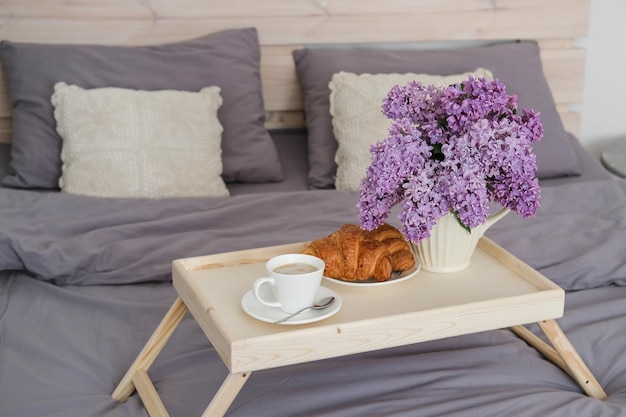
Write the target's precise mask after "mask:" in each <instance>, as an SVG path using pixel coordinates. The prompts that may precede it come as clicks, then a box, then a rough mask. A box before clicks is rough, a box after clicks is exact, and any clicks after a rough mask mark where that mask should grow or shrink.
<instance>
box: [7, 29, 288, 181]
mask: <svg viewBox="0 0 626 417" xmlns="http://www.w3.org/2000/svg"><path fill="white" fill-rule="evenodd" d="M0 57H1V58H2V64H3V66H4V73H5V77H6V81H7V84H8V90H9V95H10V98H11V105H12V111H13V147H12V151H11V162H10V166H9V175H7V176H5V177H4V178H3V180H2V184H3V185H5V186H8V187H17V188H44V189H57V188H58V180H59V177H60V176H61V159H60V153H61V137H60V136H59V135H58V133H57V132H56V130H55V121H54V116H53V108H52V104H51V102H50V97H51V96H52V93H53V87H54V84H55V83H56V82H59V81H63V82H65V83H67V84H74V85H77V86H79V87H82V88H99V87H120V88H129V89H136V90H167V89H172V90H183V91H198V90H200V89H202V88H204V87H206V86H210V85H215V86H219V87H220V88H221V94H222V97H223V99H224V104H223V106H222V107H221V108H220V110H219V112H218V117H219V119H220V122H221V123H222V125H223V127H224V132H223V135H222V161H223V174H222V177H223V179H224V181H227V182H232V181H240V182H270V181H280V180H282V170H281V166H280V162H279V159H278V154H277V152H276V148H275V146H274V143H273V142H272V139H271V137H270V135H269V132H267V130H266V129H265V127H264V122H265V109H264V106H263V96H262V91H261V79H260V71H259V60H260V50H259V43H258V37H257V32H256V29H254V28H245V29H234V30H227V31H223V32H218V33H214V34H211V35H208V36H204V37H201V38H197V39H192V40H189V41H185V42H180V43H172V44H166V45H158V46H139V47H121V46H104V45H45V44H28V43H15V42H10V41H3V42H2V43H1V44H0Z"/></svg>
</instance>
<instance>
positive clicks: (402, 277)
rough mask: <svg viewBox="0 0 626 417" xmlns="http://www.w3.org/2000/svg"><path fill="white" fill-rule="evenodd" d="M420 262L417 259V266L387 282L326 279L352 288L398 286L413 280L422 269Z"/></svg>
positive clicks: (393, 275) (396, 273)
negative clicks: (400, 283) (410, 279)
mask: <svg viewBox="0 0 626 417" xmlns="http://www.w3.org/2000/svg"><path fill="white" fill-rule="evenodd" d="M421 266H422V265H421V264H420V261H419V260H418V259H417V258H415V265H414V266H413V268H411V269H407V270H406V271H399V272H394V273H393V274H391V278H390V279H389V280H387V281H376V279H374V278H370V279H365V280H362V281H344V280H342V279H339V278H330V277H324V279H326V280H328V281H331V282H335V283H337V284H342V285H349V286H352V287H377V286H379V285H390V284H397V283H398V282H402V281H406V280H407V279H409V278H413V277H414V276H415V275H417V273H418V272H419V271H420V268H421Z"/></svg>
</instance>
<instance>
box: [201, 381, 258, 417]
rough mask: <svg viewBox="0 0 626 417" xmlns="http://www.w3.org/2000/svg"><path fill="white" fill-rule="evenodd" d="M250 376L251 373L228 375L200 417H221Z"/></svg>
mask: <svg viewBox="0 0 626 417" xmlns="http://www.w3.org/2000/svg"><path fill="white" fill-rule="evenodd" d="M250 374H251V372H240V373H236V374H228V376H227V377H226V379H225V380H224V382H223V383H222V386H221V387H220V389H219V390H218V391H217V394H215V396H214V397H213V399H212V400H211V402H210V403H209V406H208V407H207V408H206V410H204V413H203V414H202V417H222V416H223V415H224V414H225V413H226V411H227V410H228V407H230V405H231V404H232V402H233V400H234V399H235V397H236V396H237V394H239V391H240V390H241V387H243V384H245V383H246V381H247V380H248V377H249V376H250Z"/></svg>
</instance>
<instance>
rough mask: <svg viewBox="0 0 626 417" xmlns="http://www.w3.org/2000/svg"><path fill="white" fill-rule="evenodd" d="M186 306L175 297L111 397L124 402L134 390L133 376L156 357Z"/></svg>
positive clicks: (148, 365)
mask: <svg viewBox="0 0 626 417" xmlns="http://www.w3.org/2000/svg"><path fill="white" fill-rule="evenodd" d="M186 312H187V306H186V305H185V303H184V302H183V300H181V298H180V297H178V298H176V300H175V301H174V304H172V307H170V309H169V311H168V312H167V314H166V315H165V317H163V320H161V323H160V324H159V326H158V327H157V328H156V330H155V331H154V333H153V334H152V336H151V337H150V339H148V342H147V343H146V345H145V346H144V347H143V349H142V350H141V352H140V353H139V355H138V356H137V359H135V362H133V364H132V365H131V366H130V368H129V369H128V371H126V375H124V377H123V378H122V380H121V381H120V383H119V384H118V385H117V388H115V390H114V391H113V393H112V394H111V398H113V399H114V400H115V401H118V402H124V401H126V399H127V398H128V397H129V396H130V395H131V394H132V393H133V391H134V390H135V384H134V382H133V378H134V377H135V374H136V373H137V371H138V370H140V369H141V370H143V371H145V372H147V371H148V368H150V365H152V363H153V362H154V360H155V359H156V358H157V356H158V355H159V353H161V350H163V347H164V346H165V344H166V343H167V341H168V340H169V338H170V336H171V335H172V333H173V332H174V330H175V329H176V327H177V326H178V324H179V323H180V321H181V320H182V319H183V317H184V316H185V313H186Z"/></svg>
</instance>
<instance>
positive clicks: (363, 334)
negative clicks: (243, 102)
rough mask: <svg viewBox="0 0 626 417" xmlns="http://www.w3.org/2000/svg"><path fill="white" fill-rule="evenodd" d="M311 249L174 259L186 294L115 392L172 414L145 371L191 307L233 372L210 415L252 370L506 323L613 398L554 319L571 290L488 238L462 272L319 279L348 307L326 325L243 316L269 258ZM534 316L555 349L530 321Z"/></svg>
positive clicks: (593, 390)
mask: <svg viewBox="0 0 626 417" xmlns="http://www.w3.org/2000/svg"><path fill="white" fill-rule="evenodd" d="M305 245H306V243H295V244H289V245H282V246H273V247H267V248H258V249H250V250H244V251H237V252H228V253H222V254H215V255H208V256H200V257H194V258H186V259H179V260H176V261H174V262H173V266H172V268H173V284H174V288H175V289H176V291H177V292H178V294H179V296H180V297H179V298H178V299H177V300H176V302H175V303H174V305H173V306H172V308H171V309H170V311H169V312H168V313H167V315H166V316H165V318H164V319H163V321H162V322H161V324H160V326H159V328H157V330H156V331H155V333H154V334H153V336H152V338H151V339H150V340H149V341H148V343H147V344H146V346H145V347H144V349H143V350H142V352H141V353H140V354H139V356H138V358H137V360H136V361H135V363H134V364H133V365H132V366H131V368H130V369H129V370H128V372H127V374H126V376H125V377H124V378H123V379H122V381H121V382H120V384H119V385H118V387H117V389H116V390H115V392H114V393H113V395H112V396H113V398H114V399H116V400H118V401H124V400H125V399H126V398H127V397H128V396H129V395H130V394H131V393H132V392H133V390H134V388H137V390H138V392H139V394H140V396H141V397H142V400H143V401H144V405H145V406H146V409H147V410H148V412H149V414H150V415H151V416H152V417H155V416H157V415H158V416H166V415H167V412H166V411H165V408H164V407H163V405H162V403H161V402H160V399H159V397H158V394H157V393H156V390H155V389H154V386H153V385H152V383H151V381H150V379H149V378H148V376H147V369H148V368H149V366H150V365H151V364H152V362H153V361H154V359H156V356H157V355H158V353H159V352H160V350H161V349H162V348H163V346H164V345H165V343H166V342H167V339H168V338H169V337H170V335H171V333H172V332H173V330H174V329H175V328H176V326H177V325H178V323H179V322H180V320H181V319H182V317H183V315H184V314H185V312H186V311H187V309H188V310H189V311H190V312H191V314H192V315H193V317H194V318H195V320H196V321H197V322H198V324H199V325H200V327H201V328H202V330H203V331H204V333H205V334H206V336H207V337H208V338H209V340H210V341H211V343H212V344H213V346H214V347H215V349H216V351H217V352H218V354H219V355H220V357H221V358H222V360H223V361H224V363H225V364H226V366H227V367H228V369H229V370H230V374H229V376H228V377H227V378H226V381H225V382H224V384H223V385H222V388H221V389H220V390H219V391H218V393H217V394H216V395H215V397H214V398H213V400H212V401H211V403H210V404H209V407H208V408H207V410H206V411H205V413H204V414H203V416H214V415H216V416H219V415H222V414H224V413H225V412H226V410H227V409H228V407H229V406H230V403H231V402H232V400H233V399H234V398H235V396H236V395H237V393H238V392H239V390H240V389H241V387H242V386H243V384H244V383H245V381H246V379H247V377H248V376H249V375H250V373H251V372H252V371H258V370H263V369H269V368H273V367H278V366H286V365H292V364H296V363H302V362H310V361H314V360H319V359H325V358H332V357H338V356H344V355H349V354H354V353H360V352H367V351H372V350H377V349H384V348H389V347H395V346H401V345H407V344H412V343H419V342H424V341H428V340H434V339H441V338H444V337H451V336H458V335H462V334H468V333H476V332H481V331H486V330H493V329H499V328H505V327H511V330H513V331H514V332H515V333H516V334H518V335H519V336H520V337H522V338H523V339H524V340H526V341H527V342H528V343H529V344H531V345H532V346H534V347H535V348H537V349H538V350H539V351H540V352H541V353H542V354H543V355H544V356H545V357H546V358H548V359H550V360H551V361H553V362H554V363H555V364H557V365H559V366H560V367H561V368H563V369H564V370H565V371H566V372H568V373H569V374H570V375H571V376H572V377H573V378H574V379H575V380H576V381H577V382H579V384H580V385H581V386H582V387H583V389H584V390H585V391H586V392H587V394H588V395H590V396H593V397H596V398H606V395H605V394H604V391H603V390H602V387H600V385H599V384H598V382H597V381H596V379H595V378H594V376H593V374H592V373H591V372H590V371H589V369H588V368H587V367H586V365H585V364H584V362H583V361H582V359H581V358H580V357H579V356H578V354H577V353H576V350H575V349H574V348H573V346H571V344H570V343H569V341H568V340H567V337H566V336H565V335H564V334H563V332H562V331H561V329H560V328H559V326H558V324H557V323H556V321H554V319H556V318H559V317H561V316H562V315H563V306H564V291H563V290H562V289H561V288H560V287H558V286H557V285H556V284H554V283H553V282H551V281H550V280H548V279H547V278H546V277H544V276H543V275H541V274H540V273H538V272H537V271H535V270H534V269H532V268H531V267H530V266H528V265H526V264H525V263H523V262H522V261H520V260H519V259H517V258H516V257H514V256H513V255H511V254H510V253H508V252H507V251H505V250H504V249H502V248H501V247H500V246H498V245H496V244H495V243H493V242H492V241H490V240H489V239H487V238H484V237H483V238H481V240H480V241H479V244H478V247H477V250H476V252H475V253H474V255H473V257H472V263H471V265H470V267H469V268H467V269H466V270H464V271H460V272H456V273H449V274H448V273H447V274H437V273H430V272H426V271H420V272H419V273H418V274H417V275H416V276H415V277H413V278H410V279H407V280H405V281H402V282H398V283H394V284H390V285H385V286H375V287H367V286H363V287H357V286H346V285H342V284H341V283H338V282H335V281H332V280H326V279H325V280H324V281H322V285H323V286H325V287H328V288H329V289H332V290H333V291H335V292H336V293H337V294H339V295H340V297H341V299H342V301H343V305H342V308H341V310H339V311H338V312H337V313H336V314H335V315H333V316H332V317H329V318H327V319H324V320H321V321H319V322H315V323H310V324H302V325H289V326H285V325H277V324H272V323H266V322H262V321H259V320H256V319H254V318H252V317H250V316H249V315H248V314H246V313H245V312H244V310H243V309H242V307H241V299H242V297H243V295H244V294H245V293H246V292H247V291H248V290H249V289H250V288H251V286H252V283H253V282H254V280H255V279H256V278H258V277H261V276H264V275H266V271H265V262H266V261H267V260H268V259H269V258H271V257H273V256H276V255H279V254H283V253H290V252H300V251H301V250H302V249H303V248H304V247H305ZM534 322H537V323H538V324H539V325H540V327H541V329H542V330H543V331H544V333H545V334H546V336H547V337H548V339H549V340H550V341H551V342H552V345H553V346H554V347H552V346H550V345H549V344H547V343H545V342H543V341H542V340H541V339H539V338H538V337H537V336H535V335H534V334H533V333H532V332H530V331H529V330H527V329H526V328H525V327H523V324H527V323H534ZM286 341H288V343H286Z"/></svg>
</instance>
